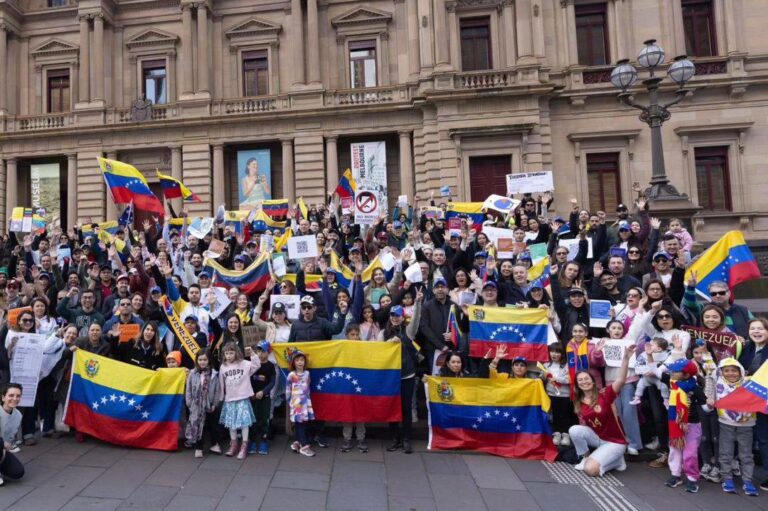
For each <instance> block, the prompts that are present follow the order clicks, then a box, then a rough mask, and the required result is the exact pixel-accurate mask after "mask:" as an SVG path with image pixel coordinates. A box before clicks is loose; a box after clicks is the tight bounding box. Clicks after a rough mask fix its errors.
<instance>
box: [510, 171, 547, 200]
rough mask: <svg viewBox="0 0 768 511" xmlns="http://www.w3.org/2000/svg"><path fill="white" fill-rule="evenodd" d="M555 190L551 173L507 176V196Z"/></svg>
mask: <svg viewBox="0 0 768 511" xmlns="http://www.w3.org/2000/svg"><path fill="white" fill-rule="evenodd" d="M554 189H555V185H554V183H553V182H552V171H551V170H543V171H540V172H521V173H519V174H507V195H513V194H516V193H535V192H549V191H551V190H554Z"/></svg>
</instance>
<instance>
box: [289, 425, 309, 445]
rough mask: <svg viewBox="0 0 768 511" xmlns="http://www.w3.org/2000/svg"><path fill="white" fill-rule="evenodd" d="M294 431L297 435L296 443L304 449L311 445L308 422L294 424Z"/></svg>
mask: <svg viewBox="0 0 768 511" xmlns="http://www.w3.org/2000/svg"><path fill="white" fill-rule="evenodd" d="M293 431H294V433H295V434H296V441H297V442H299V445H301V446H302V447H304V446H305V445H309V439H308V438H307V423H306V422H294V423H293Z"/></svg>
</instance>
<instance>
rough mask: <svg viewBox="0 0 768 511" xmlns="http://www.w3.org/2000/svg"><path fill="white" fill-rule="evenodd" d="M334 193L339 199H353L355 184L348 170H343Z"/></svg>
mask: <svg viewBox="0 0 768 511" xmlns="http://www.w3.org/2000/svg"><path fill="white" fill-rule="evenodd" d="M335 192H336V193H337V194H338V196H339V197H354V196H355V193H357V183H355V178H354V176H352V171H351V170H350V169H347V170H345V171H344V174H342V176H341V179H340V180H339V185H338V186H337V187H336V190H335Z"/></svg>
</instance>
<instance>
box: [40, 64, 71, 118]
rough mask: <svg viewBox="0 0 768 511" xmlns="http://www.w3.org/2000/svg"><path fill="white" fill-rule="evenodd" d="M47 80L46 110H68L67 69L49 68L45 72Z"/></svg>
mask: <svg viewBox="0 0 768 511" xmlns="http://www.w3.org/2000/svg"><path fill="white" fill-rule="evenodd" d="M46 77H47V80H48V86H47V90H48V112H50V113H54V112H68V111H69V110H70V106H69V101H70V88H69V69H51V70H49V71H48V72H47V73H46Z"/></svg>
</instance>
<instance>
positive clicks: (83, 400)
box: [64, 350, 186, 450]
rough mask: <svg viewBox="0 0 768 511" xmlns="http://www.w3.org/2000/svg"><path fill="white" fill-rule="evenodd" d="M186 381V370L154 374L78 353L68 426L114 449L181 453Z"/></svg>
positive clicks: (66, 411) (74, 369)
mask: <svg viewBox="0 0 768 511" xmlns="http://www.w3.org/2000/svg"><path fill="white" fill-rule="evenodd" d="M185 382H186V374H185V372H184V370H183V369H159V370H157V371H150V370H148V369H143V368H140V367H136V366H133V365H130V364H124V363H122V362H118V361H116V360H112V359H109V358H106V357H101V356H99V355H94V354H92V353H88V352H87V351H85V350H78V351H76V352H75V361H74V364H73V368H72V378H71V385H70V390H69V397H68V399H67V406H66V410H65V419H64V421H65V422H66V424H68V425H69V426H71V427H74V428H75V429H77V431H81V432H83V433H86V434H88V435H91V436H94V437H96V438H99V439H101V440H104V441H106V442H110V443H113V444H118V445H126V446H131V447H141V448H145V449H160V450H176V448H177V446H178V432H179V418H180V417H181V407H182V405H183V403H184V385H185Z"/></svg>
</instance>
